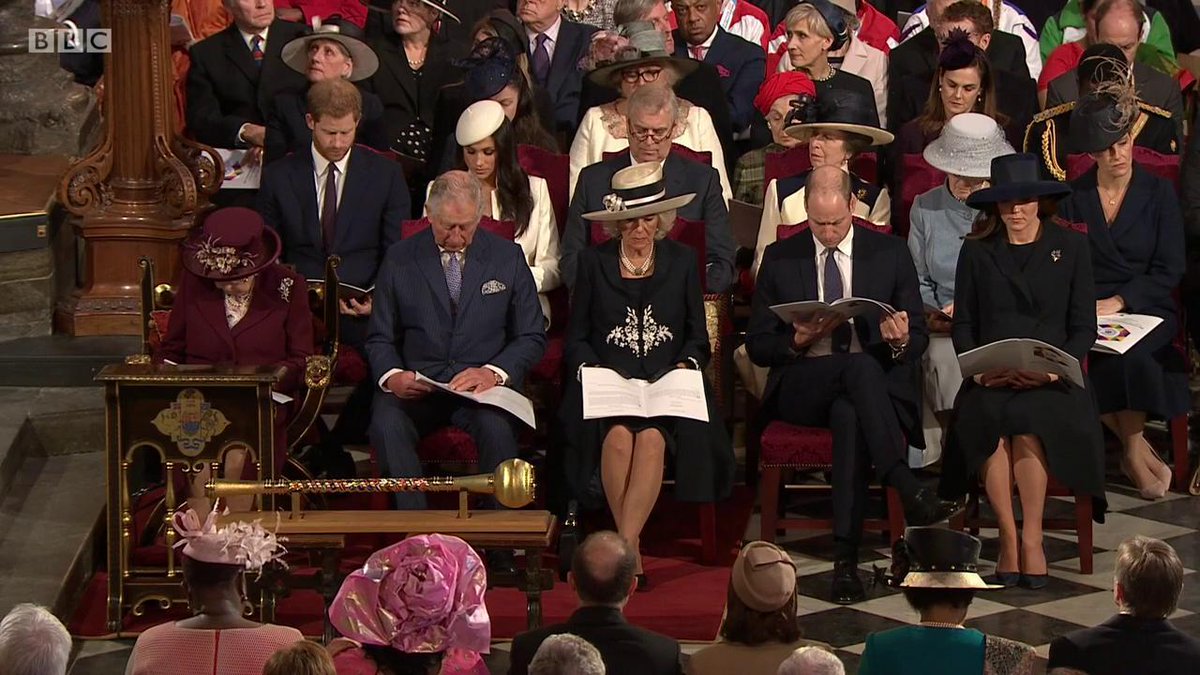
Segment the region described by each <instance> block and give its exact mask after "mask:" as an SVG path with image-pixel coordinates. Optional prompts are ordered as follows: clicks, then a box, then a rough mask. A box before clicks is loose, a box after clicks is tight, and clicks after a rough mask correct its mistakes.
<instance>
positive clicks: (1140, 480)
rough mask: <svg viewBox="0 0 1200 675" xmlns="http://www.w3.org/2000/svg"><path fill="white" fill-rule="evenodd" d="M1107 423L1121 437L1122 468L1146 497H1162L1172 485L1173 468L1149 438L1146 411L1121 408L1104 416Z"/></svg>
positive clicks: (1103, 418)
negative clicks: (1160, 455)
mask: <svg viewBox="0 0 1200 675" xmlns="http://www.w3.org/2000/svg"><path fill="white" fill-rule="evenodd" d="M1100 421H1101V422H1103V423H1104V426H1106V427H1108V428H1109V430H1110V431H1112V432H1113V433H1114V434H1116V435H1117V438H1120V439H1121V447H1122V455H1121V470H1122V471H1124V472H1125V475H1126V476H1128V477H1129V480H1131V481H1133V484H1134V485H1135V486H1136V487H1137V488H1138V490H1140V491H1141V493H1142V497H1145V498H1146V499H1158V498H1160V497H1162V496H1163V495H1165V494H1166V493H1167V489H1168V488H1170V486H1171V469H1170V467H1168V466H1167V465H1166V463H1165V462H1163V461H1162V460H1161V459H1159V458H1158V456H1157V455H1156V454H1155V453H1154V449H1153V448H1152V447H1150V443H1149V441H1147V440H1146V434H1145V427H1146V413H1144V412H1142V411H1140V410H1121V411H1118V412H1114V413H1105V414H1103V415H1101V416H1100Z"/></svg>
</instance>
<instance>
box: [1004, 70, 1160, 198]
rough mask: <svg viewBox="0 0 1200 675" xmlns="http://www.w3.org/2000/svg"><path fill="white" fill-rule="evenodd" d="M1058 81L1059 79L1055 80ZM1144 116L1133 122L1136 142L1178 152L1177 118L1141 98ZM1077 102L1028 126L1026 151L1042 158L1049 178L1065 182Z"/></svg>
mask: <svg viewBox="0 0 1200 675" xmlns="http://www.w3.org/2000/svg"><path fill="white" fill-rule="evenodd" d="M1056 81H1057V80H1056ZM1138 107H1139V109H1140V112H1141V113H1142V114H1143V115H1144V117H1139V121H1138V122H1135V123H1134V125H1133V144H1134V145H1136V146H1138V147H1142V148H1146V149H1148V150H1153V151H1155V152H1157V153H1159V154H1163V155H1175V154H1178V153H1179V150H1180V148H1179V143H1178V140H1177V139H1178V136H1177V132H1178V129H1177V128H1176V126H1175V124H1174V121H1173V120H1172V119H1171V113H1169V112H1168V111H1166V110H1164V109H1162V108H1158V107H1155V106H1152V105H1149V104H1147V103H1146V102H1144V101H1138ZM1074 108H1075V101H1070V102H1067V103H1063V104H1061V105H1057V106H1055V107H1053V108H1047V109H1045V110H1043V111H1042V112H1040V113H1038V114H1037V115H1034V116H1033V121H1032V122H1030V123H1029V126H1028V127H1026V128H1025V139H1024V143H1022V147H1023V149H1024V152H1032V153H1034V154H1035V155H1037V156H1038V157H1040V158H1041V164H1042V171H1043V175H1044V176H1045V177H1046V178H1050V179H1054V180H1061V181H1065V180H1066V179H1067V162H1068V158H1069V157H1070V155H1071V152H1070V147H1069V146H1068V145H1067V138H1068V137H1069V136H1070V132H1071V111H1072V110H1073V109H1074Z"/></svg>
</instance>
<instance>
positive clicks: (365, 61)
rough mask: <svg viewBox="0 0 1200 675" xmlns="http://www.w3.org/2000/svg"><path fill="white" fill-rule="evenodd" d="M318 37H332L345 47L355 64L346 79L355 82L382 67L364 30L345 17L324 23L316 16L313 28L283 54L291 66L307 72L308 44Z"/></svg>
mask: <svg viewBox="0 0 1200 675" xmlns="http://www.w3.org/2000/svg"><path fill="white" fill-rule="evenodd" d="M315 40H330V41H332V42H336V43H338V44H340V45H342V46H343V47H345V49H346V51H347V52H349V53H350V61H351V62H352V63H353V64H354V65H353V67H352V68H351V70H350V77H348V78H346V79H348V80H350V81H351V82H358V81H360V80H365V79H367V78H368V77H370V76H372V75H374V74H375V71H376V70H378V69H379V57H378V56H377V55H376V54H375V50H374V49H371V47H370V45H368V44H367V43H366V41H365V37H364V36H363V32H362V30H361V29H360V28H359V27H358V26H356V25H354V24H352V23H350V22H348V21H343V20H341V19H333V20H331V21H329V22H328V23H322V22H321V17H317V16H314V17H313V19H312V27H311V28H310V29H309V30H308V31H306V32H305V34H304V35H301V36H300V37H297V38H293V39H292V40H290V41H289V42H288V43H287V44H285V45H284V46H283V51H282V52H281V53H280V55H279V56H280V58H281V59H283V62H284V63H286V64H287V65H288V67H289V68H291V69H292V70H294V71H296V72H297V73H300V74H301V75H304V74H306V73H307V72H308V45H309V44H311V43H312V42H313V41H315Z"/></svg>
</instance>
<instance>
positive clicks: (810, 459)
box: [761, 421, 833, 468]
mask: <svg viewBox="0 0 1200 675" xmlns="http://www.w3.org/2000/svg"><path fill="white" fill-rule="evenodd" d="M761 458H762V459H761V462H762V465H763V466H788V467H804V468H824V467H832V466H833V436H832V435H831V434H830V433H829V430H828V429H822V428H819V427H798V426H795V425H792V424H788V423H787V422H778V421H776V422H771V423H770V424H768V425H767V428H766V430H765V431H763V435H762V455H761Z"/></svg>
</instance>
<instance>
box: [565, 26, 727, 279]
mask: <svg viewBox="0 0 1200 675" xmlns="http://www.w3.org/2000/svg"><path fill="white" fill-rule="evenodd" d="M738 39H740V38H738ZM678 108H679V99H678V98H676V96H675V94H674V93H672V92H671V90H670V89H668V88H666V87H642V88H641V89H639V90H638V91H637V92H636V93H634V95H633V96H632V97H630V99H629V102H628V108H627V116H628V122H627V124H628V132H629V134H628V135H629V152H623V153H621V154H620V155H617V156H616V157H613V158H612V159H606V160H604V161H602V162H597V163H596V164H592V165H591V166H587V167H584V169H583V171H581V172H579V180H578V181H576V183H575V193H574V194H573V195H572V197H571V207H570V210H569V211H568V213H567V223H566V225H565V226H564V227H563V233H562V253H561V255H560V257H559V263H558V269H559V271H560V272H561V273H562V277H563V281H564V282H565V283H566V284H567V286H568V287H573V286H574V285H575V270H576V262H577V258H578V256H579V252H580V251H582V250H583V249H584V248H585V247H587V246H588V245H589V244H590V243H591V236H592V230H591V224H590V223H589V222H587V221H586V220H584V219H583V214H585V213H589V212H592V211H601V210H603V209H604V197H605V196H606V195H608V194H609V193H611V192H612V177H613V174H615V173H616V172H617V171H619V170H621V169H624V168H625V167H627V166H631V165H632V164H634V163H635V162H638V163H640V162H662V163H663V177H664V178H665V180H666V189H667V197H678V196H679V195H682V194H687V193H695V194H696V198H695V199H693V200H692V201H691V202H690V203H689V204H687V205H685V206H683V207H682V208H680V209H679V211H678V214H677V215H678V217H680V218H686V219H688V220H695V221H703V222H704V248H705V257H706V260H705V279H704V281H705V289H706V291H707V292H709V293H724V292H725V291H726V290H727V289H728V288H729V287H730V286H732V285H733V279H734V273H733V256H734V252H735V250H736V246H735V245H734V242H733V230H732V228H731V227H730V225H729V210H728V208H727V207H726V205H725V204H726V203H725V197H724V195H723V194H722V193H721V182H720V179H719V178H718V175H717V170H716V169H714V168H712V167H711V166H706V165H704V164H701V163H700V162H697V161H695V160H692V159H688V158H685V157H682V156H681V155H679V154H678V153H677V152H672V151H671V134H670V129H671V124H672V122H671V121H672V120H674V119H676V116H677V115H678Z"/></svg>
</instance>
